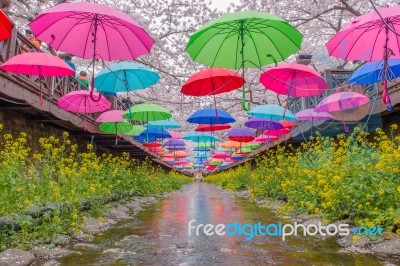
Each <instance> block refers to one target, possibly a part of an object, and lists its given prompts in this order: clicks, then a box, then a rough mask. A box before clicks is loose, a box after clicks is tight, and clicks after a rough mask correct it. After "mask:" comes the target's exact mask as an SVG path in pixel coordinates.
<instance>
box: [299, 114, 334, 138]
mask: <svg viewBox="0 0 400 266" xmlns="http://www.w3.org/2000/svg"><path fill="white" fill-rule="evenodd" d="M296 118H297V119H299V120H301V121H311V136H312V127H313V122H314V121H327V120H333V119H334V117H333V115H331V114H330V113H327V112H319V113H318V112H315V111H314V109H305V110H302V111H300V112H298V113H297V114H296Z"/></svg>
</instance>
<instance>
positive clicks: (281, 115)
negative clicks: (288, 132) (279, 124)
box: [247, 104, 297, 121]
mask: <svg viewBox="0 0 400 266" xmlns="http://www.w3.org/2000/svg"><path fill="white" fill-rule="evenodd" d="M247 114H249V115H251V116H256V117H260V118H264V119H269V120H274V121H277V120H286V121H297V118H296V116H295V115H294V114H293V113H292V112H291V111H289V110H285V108H284V107H282V106H279V105H276V104H264V105H259V106H256V107H254V108H253V109H251V110H250V111H248V112H247Z"/></svg>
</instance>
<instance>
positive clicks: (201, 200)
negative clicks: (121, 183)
mask: <svg viewBox="0 0 400 266" xmlns="http://www.w3.org/2000/svg"><path fill="white" fill-rule="evenodd" d="M192 219H196V224H199V223H203V224H206V223H211V224H214V225H216V224H220V223H223V224H229V223H233V222H239V223H241V224H244V223H251V224H254V223H257V222H258V221H261V222H262V223H263V224H264V225H265V224H268V223H278V222H283V223H284V222H285V220H283V219H281V218H278V217H277V216H276V215H275V214H274V213H272V212H270V211H268V210H267V209H265V208H261V207H258V206H257V205H256V204H255V203H253V202H250V201H249V200H247V199H243V198H239V197H236V196H234V195H233V193H231V192H228V191H221V190H220V189H218V188H216V187H214V186H211V185H208V184H205V183H193V184H190V185H187V186H186V187H185V188H184V189H183V190H181V191H179V192H176V193H174V194H171V195H169V196H168V197H166V198H164V199H161V200H160V201H159V202H157V203H155V204H153V205H150V206H148V207H146V208H145V209H144V210H143V211H141V212H139V213H138V214H137V215H135V219H133V220H129V221H123V222H120V223H118V224H117V226H115V227H114V228H112V229H110V230H108V231H105V232H103V233H102V234H100V235H97V236H96V238H95V240H94V242H93V244H95V245H93V246H90V247H89V248H85V249H74V250H77V251H80V252H82V255H76V254H73V255H69V256H67V257H64V258H62V259H61V260H60V262H61V265H74V266H75V265H154V264H157V265H385V263H384V262H383V261H381V260H380V259H378V258H377V257H375V256H373V255H371V254H348V253H342V252H339V250H340V248H341V247H340V246H339V245H338V244H337V243H336V240H335V239H334V238H330V239H325V240H322V239H320V238H317V237H312V236H308V237H304V236H301V237H289V238H288V239H287V240H286V241H282V240H281V239H280V238H279V237H270V236H255V237H254V238H253V239H252V240H251V241H246V240H245V236H234V237H233V236H226V235H225V236H216V235H214V236H206V235H204V234H202V235H200V236H194V235H192V236H189V235H188V222H189V221H190V220H192ZM287 222H288V221H287ZM193 232H194V231H193Z"/></svg>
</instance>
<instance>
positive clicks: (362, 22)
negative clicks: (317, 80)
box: [326, 6, 400, 61]
mask: <svg viewBox="0 0 400 266" xmlns="http://www.w3.org/2000/svg"><path fill="white" fill-rule="evenodd" d="M378 12H379V14H380V15H379V14H378V13H377V12H376V11H375V10H373V11H371V12H369V13H367V14H365V15H362V16H359V17H356V18H354V19H353V20H351V21H350V22H349V23H347V24H346V26H345V27H343V28H342V29H341V30H340V31H339V32H338V33H337V34H336V35H335V36H334V37H333V38H332V39H330V40H329V41H328V43H327V44H326V47H327V48H328V52H329V54H330V55H333V56H336V57H340V58H343V59H344V60H346V61H350V60H363V61H377V60H381V59H383V58H382V57H383V55H384V54H385V53H386V48H385V46H386V38H388V40H387V48H388V49H389V50H390V51H391V57H390V58H392V59H400V46H399V43H400V36H399V35H397V34H396V33H394V32H392V31H390V30H388V28H387V27H386V24H385V22H386V23H388V24H389V25H390V27H391V28H392V29H393V30H394V31H395V32H400V22H399V21H400V6H395V7H386V8H378ZM380 16H382V18H381V17H380ZM383 20H385V22H384V21H383Z"/></svg>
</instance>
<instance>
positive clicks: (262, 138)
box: [254, 134, 278, 143]
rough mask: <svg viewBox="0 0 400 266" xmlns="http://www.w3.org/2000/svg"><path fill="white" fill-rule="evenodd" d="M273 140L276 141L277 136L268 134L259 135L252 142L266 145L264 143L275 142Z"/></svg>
mask: <svg viewBox="0 0 400 266" xmlns="http://www.w3.org/2000/svg"><path fill="white" fill-rule="evenodd" d="M275 140H278V137H277V136H270V135H268V134H261V135H260V136H258V137H257V138H255V139H254V142H258V143H266V142H270V141H275Z"/></svg>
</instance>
